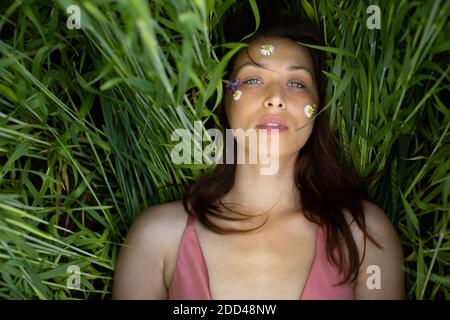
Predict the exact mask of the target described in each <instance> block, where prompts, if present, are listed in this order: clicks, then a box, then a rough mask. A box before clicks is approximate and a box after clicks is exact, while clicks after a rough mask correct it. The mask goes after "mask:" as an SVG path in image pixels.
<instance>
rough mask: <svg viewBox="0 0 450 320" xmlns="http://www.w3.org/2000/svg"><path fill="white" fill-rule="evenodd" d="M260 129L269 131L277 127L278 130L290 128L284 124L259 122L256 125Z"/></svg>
mask: <svg viewBox="0 0 450 320" xmlns="http://www.w3.org/2000/svg"><path fill="white" fill-rule="evenodd" d="M256 127H257V128H258V129H263V130H267V132H271V131H274V130H275V129H276V130H278V132H283V131H286V130H287V129H288V128H287V127H286V126H284V125H280V124H277V125H267V124H259V125H257V126H256Z"/></svg>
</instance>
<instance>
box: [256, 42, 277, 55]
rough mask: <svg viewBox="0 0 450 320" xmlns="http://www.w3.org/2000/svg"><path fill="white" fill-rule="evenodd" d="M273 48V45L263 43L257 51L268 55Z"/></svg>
mask: <svg viewBox="0 0 450 320" xmlns="http://www.w3.org/2000/svg"><path fill="white" fill-rule="evenodd" d="M274 50H275V47H274V46H273V45H271V44H264V45H262V46H261V47H260V48H259V52H261V54H262V55H265V56H270V55H271V54H272V53H273V51H274Z"/></svg>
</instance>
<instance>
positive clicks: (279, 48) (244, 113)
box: [225, 37, 319, 156]
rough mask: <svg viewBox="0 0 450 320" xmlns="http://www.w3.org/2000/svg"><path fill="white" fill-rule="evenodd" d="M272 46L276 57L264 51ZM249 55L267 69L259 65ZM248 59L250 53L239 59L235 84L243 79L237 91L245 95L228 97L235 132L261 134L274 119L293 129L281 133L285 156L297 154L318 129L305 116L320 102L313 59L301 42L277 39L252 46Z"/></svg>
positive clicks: (234, 70) (227, 109)
mask: <svg viewBox="0 0 450 320" xmlns="http://www.w3.org/2000/svg"><path fill="white" fill-rule="evenodd" d="M268 44H269V45H272V46H273V52H272V53H271V54H267V53H268V51H265V53H266V55H265V54H263V53H262V52H261V51H260V49H261V46H263V45H268ZM248 55H250V57H251V58H252V59H253V60H254V61H255V62H257V63H258V64H260V65H262V66H264V67H263V68H262V67H260V66H257V65H256V64H254V63H253V62H252V60H251V59H250V58H249V56H248ZM248 55H247V53H246V51H245V49H244V50H242V51H241V52H240V53H239V54H238V56H237V57H236V60H235V63H234V65H233V68H232V71H231V75H230V79H229V80H232V81H235V80H236V79H239V80H240V82H241V84H239V85H238V86H237V87H236V90H240V91H241V93H240V98H239V99H237V100H235V99H234V98H233V96H232V94H231V93H230V92H229V91H228V90H227V92H226V93H225V113H226V116H227V119H228V122H229V124H230V127H231V128H232V129H238V128H241V129H243V130H244V131H245V130H248V129H254V130H256V132H257V134H258V133H259V127H258V124H260V123H261V121H262V120H263V118H264V117H266V116H268V115H273V116H274V117H277V118H279V119H281V120H282V121H284V122H285V124H286V126H287V130H285V131H281V130H279V147H278V148H279V155H280V156H283V155H289V154H297V153H298V151H299V150H300V149H301V148H302V147H303V146H304V145H305V143H306V142H307V140H308V138H309V136H310V135H311V131H312V128H313V120H312V119H309V118H307V116H306V115H305V111H304V108H305V105H308V104H309V105H313V104H318V101H319V94H318V89H317V87H316V79H315V78H314V64H313V62H312V58H311V56H310V54H309V52H308V51H307V49H305V48H304V47H301V46H300V45H299V44H297V43H296V42H295V41H292V40H290V39H286V38H273V37H266V38H260V39H256V40H254V41H253V42H251V43H250V44H249V47H248ZM306 124H307V125H306ZM305 125H306V126H305ZM303 126H305V127H304V128H303V129H301V130H298V131H295V132H294V130H295V129H298V128H300V127H303ZM258 136H259V135H258ZM268 137H270V134H269V135H268Z"/></svg>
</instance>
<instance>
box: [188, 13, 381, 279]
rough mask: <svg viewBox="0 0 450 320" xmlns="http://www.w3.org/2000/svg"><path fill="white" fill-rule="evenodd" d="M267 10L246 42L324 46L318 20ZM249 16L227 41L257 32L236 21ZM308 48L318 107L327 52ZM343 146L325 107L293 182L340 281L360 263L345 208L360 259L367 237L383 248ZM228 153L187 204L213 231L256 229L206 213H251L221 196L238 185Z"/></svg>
mask: <svg viewBox="0 0 450 320" xmlns="http://www.w3.org/2000/svg"><path fill="white" fill-rule="evenodd" d="M268 11H269V12H268V14H264V12H263V14H262V15H261V25H260V28H259V29H258V31H257V32H256V33H255V34H254V35H253V36H252V37H250V38H248V39H246V40H245V42H247V43H248V42H250V41H252V40H255V39H257V38H259V37H267V36H270V37H281V38H287V39H291V40H294V41H299V42H302V43H307V44H314V45H323V43H324V42H323V37H322V34H321V32H320V30H319V29H318V28H316V27H315V25H314V23H312V22H310V21H306V20H303V21H300V20H299V19H295V20H292V19H290V18H288V17H286V16H284V17H281V16H278V17H276V18H271V17H272V16H273V11H272V12H270V11H271V10H268ZM246 19H250V21H252V17H250V18H246V17H245V12H243V13H242V12H241V16H240V17H236V16H235V17H234V19H233V22H232V23H231V24H228V25H226V32H228V35H227V37H228V39H227V40H228V41H230V42H232V41H239V40H240V39H241V37H239V36H237V35H239V34H241V35H245V34H246V32H247V34H249V33H250V32H252V31H253V30H249V28H243V27H242V24H239V23H238V22H239V21H245V20H246ZM247 21H248V20H247ZM250 28H251V26H250ZM236 30H238V31H236ZM307 49H308V50H309V53H310V54H311V57H312V60H313V63H314V72H315V79H316V81H317V83H316V85H317V88H318V91H319V111H320V110H321V107H323V106H324V105H325V103H326V100H325V79H324V76H323V73H322V70H325V58H326V56H325V54H324V53H323V51H319V50H313V49H310V48H307ZM235 57H236V55H235V56H234V58H235ZM234 58H233V59H232V60H231V61H230V63H229V64H228V69H227V70H228V71H230V70H231V68H232V66H233V62H234ZM218 119H219V121H220V124H221V126H222V128H221V130H225V129H227V128H229V123H228V120H227V118H226V115H225V111H224V106H223V103H222V104H221V105H220V106H219V108H218ZM222 133H224V131H222ZM234 148H235V150H236V148H237V147H236V141H234ZM339 150H340V146H339V144H338V142H337V140H336V138H335V136H334V134H333V133H332V132H331V130H330V127H329V118H328V115H327V113H326V112H321V113H320V114H319V115H318V116H317V117H316V118H315V123H314V126H313V130H312V133H311V136H310V137H309V139H308V141H307V142H306V144H305V145H304V146H303V148H302V149H301V150H300V151H299V153H298V156H297V161H296V164H295V173H294V174H295V175H294V177H295V184H296V187H297V188H298V190H299V191H300V195H301V196H300V197H301V201H300V203H301V205H302V208H301V209H302V212H303V213H304V214H305V217H306V218H307V219H308V220H309V221H311V222H314V223H317V224H319V225H320V226H322V227H324V228H325V230H326V234H327V239H326V251H327V257H328V259H329V261H331V262H332V263H333V264H335V265H337V266H338V268H339V271H340V272H341V273H344V275H345V277H344V280H343V281H342V282H340V283H339V284H338V285H340V284H342V283H347V282H354V281H355V280H356V278H357V276H358V270H359V267H360V262H359V254H358V249H357V246H356V243H355V241H354V239H353V236H352V233H351V231H350V228H349V224H350V223H349V222H348V221H347V219H346V217H345V216H344V210H345V211H347V212H348V213H349V214H350V216H351V218H352V220H354V221H355V222H356V224H357V225H358V227H359V228H360V229H361V230H362V231H363V233H364V253H363V258H362V259H361V260H363V259H364V254H365V248H366V237H368V238H369V239H370V240H371V241H373V242H374V243H375V244H376V245H377V246H378V247H380V246H379V245H378V244H377V243H376V242H375V240H374V239H373V238H372V237H371V236H370V235H369V234H368V233H367V231H366V224H365V219H364V212H363V205H362V201H363V200H369V197H368V194H367V191H366V190H367V186H368V185H367V184H368V179H363V178H361V177H359V176H357V175H356V174H355V173H354V172H353V171H352V170H351V168H350V165H349V164H348V163H346V162H345V161H344V159H343V157H341V155H342V152H340V151H339ZM234 154H236V152H234ZM224 155H225V158H224V161H223V163H222V164H217V166H216V167H214V168H213V170H211V171H210V172H208V173H206V174H205V175H204V176H202V177H201V178H200V179H199V180H197V181H195V182H194V183H191V184H190V185H189V186H188V188H187V192H186V193H185V196H184V198H183V205H184V208H185V210H186V211H187V212H188V213H189V214H191V215H196V216H197V218H198V219H199V220H200V222H201V223H202V224H203V225H204V226H206V227H207V228H208V229H209V230H211V231H213V232H216V233H219V234H230V233H240V232H249V231H253V230H255V229H258V228H260V227H261V226H259V227H257V228H252V229H247V230H242V229H239V230H235V229H223V228H221V227H219V226H217V225H215V224H214V223H213V222H211V221H210V220H209V218H208V215H213V216H215V217H220V218H222V219H225V220H242V219H241V218H237V219H236V218H231V217H227V216H225V215H223V214H221V213H223V211H222V208H227V209H228V210H230V211H233V212H236V213H238V214H241V215H244V216H247V215H246V214H245V213H242V212H238V211H235V210H233V209H231V208H229V207H227V206H226V205H225V204H224V203H223V202H222V197H223V196H224V195H225V194H226V193H228V192H229V191H230V190H231V189H232V187H233V185H234V178H235V170H236V161H233V163H232V164H226V153H225V152H224ZM234 160H236V159H234ZM248 216H250V215H248ZM253 217H254V216H253ZM244 220H245V218H244ZM266 221H267V220H266ZM264 223H265V222H264ZM335 249H337V253H338V257H336V256H335V255H334V254H333V252H334V250H335ZM346 257H347V258H348V259H346Z"/></svg>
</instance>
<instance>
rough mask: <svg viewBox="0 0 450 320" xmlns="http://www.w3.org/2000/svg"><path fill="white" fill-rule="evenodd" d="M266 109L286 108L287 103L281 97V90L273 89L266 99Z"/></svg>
mask: <svg viewBox="0 0 450 320" xmlns="http://www.w3.org/2000/svg"><path fill="white" fill-rule="evenodd" d="M264 107H266V108H267V107H278V108H285V107H286V103H285V101H284V99H283V97H282V96H281V93H280V90H279V89H275V88H272V90H271V91H270V92H269V94H268V95H267V97H266V99H265V100H264Z"/></svg>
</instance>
